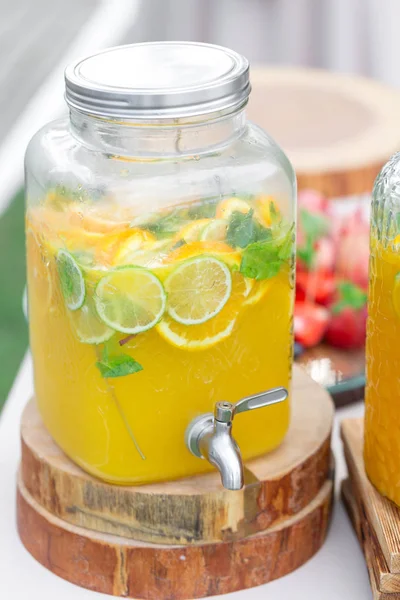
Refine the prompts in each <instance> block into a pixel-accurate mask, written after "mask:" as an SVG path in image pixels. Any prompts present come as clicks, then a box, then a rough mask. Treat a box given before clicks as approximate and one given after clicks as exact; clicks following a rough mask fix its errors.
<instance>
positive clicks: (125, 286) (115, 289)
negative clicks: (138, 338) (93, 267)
mask: <svg viewBox="0 0 400 600" xmlns="http://www.w3.org/2000/svg"><path fill="white" fill-rule="evenodd" d="M94 301H95V304H96V309H97V312H98V315H99V317H100V318H101V319H102V321H104V323H105V324H106V325H108V326H109V327H111V328H112V329H115V330H116V331H120V332H122V333H141V332H142V331H147V330H148V329H151V327H154V325H156V324H157V323H158V321H159V320H160V319H161V317H162V316H163V314H164V311H165V305H166V294H165V291H164V288H163V286H162V283H161V281H160V280H159V279H158V277H156V276H155V275H154V273H152V272H151V271H148V270H147V269H143V268H141V267H133V266H127V267H121V268H119V269H115V270H114V271H111V272H110V273H108V274H107V275H105V276H104V277H102V278H101V279H100V281H99V283H98V284H97V286H96V291H95V295H94Z"/></svg>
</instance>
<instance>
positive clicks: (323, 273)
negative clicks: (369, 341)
mask: <svg viewBox="0 0 400 600" xmlns="http://www.w3.org/2000/svg"><path fill="white" fill-rule="evenodd" d="M298 222H299V225H298V232H297V262H296V271H297V272H296V303H295V310H294V333H295V339H296V342H298V343H299V344H300V345H301V346H303V347H305V348H310V347H312V346H315V345H317V344H319V343H320V342H321V341H322V340H325V341H326V342H327V343H329V344H331V345H332V346H336V347H338V348H347V349H350V348H359V347H362V346H363V345H364V342H365V326H366V317H367V293H366V292H367V286H368V258H369V226H368V222H367V219H366V217H365V214H364V211H363V210H362V207H359V208H357V209H355V210H354V211H353V212H352V213H351V214H348V213H347V214H346V216H345V217H344V216H339V215H338V214H337V212H336V211H335V210H334V203H331V202H329V201H328V200H327V199H326V198H324V197H323V196H321V195H320V194H319V193H317V192H313V191H303V192H300V193H299V215H298Z"/></svg>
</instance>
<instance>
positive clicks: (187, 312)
mask: <svg viewBox="0 0 400 600" xmlns="http://www.w3.org/2000/svg"><path fill="white" fill-rule="evenodd" d="M164 285H165V289H166V291H167V294H168V304H167V312H168V314H169V315H170V317H172V318H173V319H174V320H175V321H177V322H178V323H182V324H183V325H198V324H200V323H205V322H206V321H209V320H210V319H212V318H213V317H215V315H217V314H218V313H219V312H220V311H221V310H222V308H223V307H224V306H225V304H226V303H227V301H228V299H229V296H230V295H231V291H232V277H231V273H230V271H229V269H228V267H227V266H226V265H225V264H224V263H223V262H221V261H220V260H217V259H216V258H214V257H212V256H204V255H203V256H198V257H196V258H191V259H189V260H186V261H185V262H183V263H181V264H180V265H179V266H177V267H176V268H175V269H174V270H173V271H172V273H170V274H169V275H168V277H167V278H166V279H165V282H164Z"/></svg>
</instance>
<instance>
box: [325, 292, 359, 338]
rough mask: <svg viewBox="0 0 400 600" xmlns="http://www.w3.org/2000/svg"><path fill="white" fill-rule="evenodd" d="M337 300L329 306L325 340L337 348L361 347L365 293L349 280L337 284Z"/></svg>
mask: <svg viewBox="0 0 400 600" xmlns="http://www.w3.org/2000/svg"><path fill="white" fill-rule="evenodd" d="M338 296H339V299H338V302H337V303H336V304H334V305H333V307H332V308H331V319H330V321H329V325H328V328H327V330H326V333H325V340H326V341H327V342H328V343H329V344H331V346H336V347H337V348H345V349H351V348H361V347H362V346H363V345H364V343H365V328H366V322H367V306H366V302H367V295H366V293H365V292H364V290H363V289H361V288H360V287H358V286H356V285H354V284H353V283H351V282H350V281H343V282H342V283H340V284H339V286H338Z"/></svg>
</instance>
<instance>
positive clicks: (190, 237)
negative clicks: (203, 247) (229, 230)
mask: <svg viewBox="0 0 400 600" xmlns="http://www.w3.org/2000/svg"><path fill="white" fill-rule="evenodd" d="M210 220H211V219H197V221H191V222H190V223H186V225H184V226H183V227H182V229H180V230H179V231H178V233H177V234H176V235H175V236H174V238H173V241H174V242H178V241H179V240H184V241H185V242H186V243H187V244H189V243H190V242H196V241H197V240H199V239H200V236H201V233H202V231H203V229H204V228H205V227H206V226H207V225H208V224H209V223H210Z"/></svg>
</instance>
